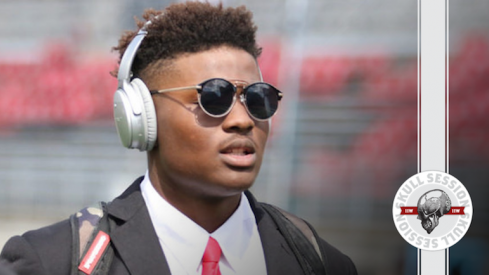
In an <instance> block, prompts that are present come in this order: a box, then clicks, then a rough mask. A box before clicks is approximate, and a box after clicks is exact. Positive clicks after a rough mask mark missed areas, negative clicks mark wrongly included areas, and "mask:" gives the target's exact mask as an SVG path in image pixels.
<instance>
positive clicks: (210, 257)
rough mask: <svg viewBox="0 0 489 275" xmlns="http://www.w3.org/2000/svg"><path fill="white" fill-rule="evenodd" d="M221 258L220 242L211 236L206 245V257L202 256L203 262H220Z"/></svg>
mask: <svg viewBox="0 0 489 275" xmlns="http://www.w3.org/2000/svg"><path fill="white" fill-rule="evenodd" d="M219 258H221V247H220V246H219V243H218V242H217V241H216V240H215V239H214V238H212V237H209V241H208V242H207V246H206V247H205V251H204V257H202V261H203V262H215V263H217V262H219Z"/></svg>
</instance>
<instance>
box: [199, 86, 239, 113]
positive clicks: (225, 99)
mask: <svg viewBox="0 0 489 275" xmlns="http://www.w3.org/2000/svg"><path fill="white" fill-rule="evenodd" d="M233 99H234V87H233V85H232V84H231V83H229V82H227V81H225V80H223V79H211V80H209V81H207V82H205V83H204V84H202V91H201V93H200V104H201V105H202V108H204V109H205V111H206V112H207V113H209V114H211V115H214V116H221V115H223V114H225V113H226V112H227V111H228V110H229V108H230V107H231V105H232V104H233Z"/></svg>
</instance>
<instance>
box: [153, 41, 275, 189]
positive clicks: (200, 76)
mask: <svg viewBox="0 0 489 275" xmlns="http://www.w3.org/2000/svg"><path fill="white" fill-rule="evenodd" d="M210 78H224V79H227V80H229V81H230V82H232V83H237V82H246V83H247V84H248V85H249V84H251V83H254V82H258V81H260V75H259V71H258V68H257V65H256V62H255V60H254V58H253V57H252V56H251V55H250V54H249V53H247V52H246V51H244V50H240V49H236V48H230V47H218V48H214V49H211V50H207V51H203V52H198V53H190V54H185V55H182V56H179V57H177V58H176V59H175V60H172V64H171V66H170V68H169V69H166V70H164V72H163V73H156V74H152V75H151V77H148V79H146V83H147V85H148V88H149V89H150V90H161V89H168V88H176V87H185V86H193V85H197V84H199V83H201V82H203V81H204V80H207V79H210ZM241 91H242V90H241V89H238V93H240V92H241ZM197 98H198V93H197V90H195V89H190V90H185V91H176V92H169V93H164V94H158V95H154V96H153V101H154V104H155V107H156V114H157V122H158V140H157V146H156V148H155V149H153V151H152V152H150V153H149V163H150V174H151V179H152V181H154V180H155V178H156V175H157V180H158V181H159V184H160V185H161V188H162V190H159V191H160V192H163V195H165V192H166V191H165V189H166V190H171V192H173V193H175V192H176V193H180V194H185V195H190V196H199V197H207V198H218V197H227V196H232V195H236V194H239V193H240V192H241V191H243V190H246V189H248V188H249V187H250V186H251V185H252V184H253V181H254V180H255V178H256V176H257V174H258V172H259V169H260V166H261V162H262V158H263V153H264V149H265V144H266V140H267V137H268V132H269V124H268V122H267V121H257V120H254V119H253V118H252V117H250V115H249V114H248V113H247V111H246V109H245V106H244V105H243V104H242V103H241V102H240V101H239V100H237V101H236V104H235V105H234V107H233V108H232V110H231V111H230V113H229V114H228V115H226V116H224V117H221V118H214V117H210V116H208V115H206V114H205V113H204V112H203V111H202V109H201V108H200V107H199V105H198V100H197ZM154 184H156V185H158V183H154ZM157 188H158V187H157Z"/></svg>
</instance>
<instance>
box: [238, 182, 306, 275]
mask: <svg viewBox="0 0 489 275" xmlns="http://www.w3.org/2000/svg"><path fill="white" fill-rule="evenodd" d="M245 194H246V196H247V197H248V200H249V202H250V206H251V209H252V210H253V213H254V214H255V218H256V223H257V226H258V232H259V234H260V239H261V243H262V246H263V252H264V254H265V262H266V265H267V274H268V275H273V274H302V269H301V267H300V264H299V262H298V261H297V259H296V258H295V255H294V253H293V252H292V250H291V249H290V248H289V245H288V244H287V241H286V240H285V239H284V237H283V236H282V234H281V233H280V231H279V230H278V227H277V225H276V224H275V222H274V221H273V220H272V218H271V217H270V216H268V214H266V212H265V211H264V210H263V209H262V208H261V206H260V204H259V203H258V202H257V201H256V199H255V198H254V197H253V195H252V194H251V193H250V192H248V191H246V192H245Z"/></svg>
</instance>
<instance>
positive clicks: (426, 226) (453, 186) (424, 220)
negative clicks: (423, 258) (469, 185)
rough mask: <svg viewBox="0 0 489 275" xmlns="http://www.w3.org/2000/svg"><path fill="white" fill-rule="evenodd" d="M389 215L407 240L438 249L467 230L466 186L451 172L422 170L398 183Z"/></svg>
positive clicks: (469, 214)
mask: <svg viewBox="0 0 489 275" xmlns="http://www.w3.org/2000/svg"><path fill="white" fill-rule="evenodd" d="M392 215H393V218H394V223H395V225H396V228H397V230H398V231H399V233H400V234H401V236H402V237H403V238H404V239H405V240H406V241H407V242H408V243H410V244H411V245H413V246H415V247H417V248H419V249H423V250H440V249H445V248H448V247H450V246H452V245H454V244H455V243H456V242H458V241H459V240H460V239H461V238H462V237H463V236H464V235H465V233H466V232H467V230H468V228H469V226H470V222H471V221H472V201H471V199H470V196H469V193H468V192H467V189H465V187H464V186H463V184H462V183H461V182H460V181H458V180H457V179H456V178H454V177H453V176H451V175H449V174H446V173H443V172H438V171H426V172H422V173H419V174H416V175H414V176H412V177H411V178H409V179H408V180H407V181H406V182H404V183H403V184H402V186H401V187H400V188H399V190H398V192H397V194H396V197H395V199H394V205H393V207H392ZM442 217H443V220H442V219H441V218H442Z"/></svg>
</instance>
